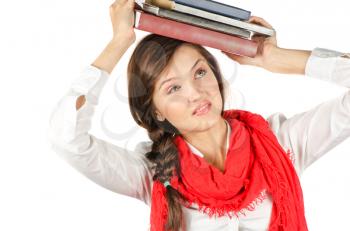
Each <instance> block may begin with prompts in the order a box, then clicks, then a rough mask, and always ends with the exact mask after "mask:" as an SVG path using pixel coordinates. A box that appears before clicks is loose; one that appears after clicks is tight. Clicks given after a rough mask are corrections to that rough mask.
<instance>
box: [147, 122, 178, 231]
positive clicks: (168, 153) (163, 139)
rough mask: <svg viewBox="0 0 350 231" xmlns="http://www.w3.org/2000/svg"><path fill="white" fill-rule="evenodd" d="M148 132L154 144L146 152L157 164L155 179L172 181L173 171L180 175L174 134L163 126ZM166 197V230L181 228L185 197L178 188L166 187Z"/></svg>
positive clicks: (175, 230) (149, 158) (155, 166)
mask: <svg viewBox="0 0 350 231" xmlns="http://www.w3.org/2000/svg"><path fill="white" fill-rule="evenodd" d="M165 123H167V122H165ZM148 134H149V137H150V138H151V140H152V141H153V144H152V151H150V152H148V153H146V157H147V158H148V160H150V161H151V162H152V163H154V164H155V165H154V167H153V169H155V174H154V176H153V180H159V181H160V182H162V183H164V182H166V181H170V179H171V177H172V175H173V171H175V172H176V174H177V175H178V176H180V162H179V156H178V151H177V148H176V146H175V144H174V143H173V141H172V139H173V135H172V134H171V133H168V132H164V130H163V129H161V128H158V129H157V130H155V131H152V132H149V133H148ZM166 199H167V202H168V205H169V211H168V221H167V224H166V230H174V231H177V230H180V227H181V225H182V224H183V219H182V208H181V201H183V200H184V198H183V197H182V195H181V194H180V193H179V192H178V191H177V190H176V189H174V188H172V187H166Z"/></svg>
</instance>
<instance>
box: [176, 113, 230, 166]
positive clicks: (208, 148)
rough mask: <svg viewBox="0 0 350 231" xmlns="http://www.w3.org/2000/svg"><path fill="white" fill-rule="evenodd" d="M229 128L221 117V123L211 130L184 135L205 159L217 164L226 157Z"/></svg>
mask: <svg viewBox="0 0 350 231" xmlns="http://www.w3.org/2000/svg"><path fill="white" fill-rule="evenodd" d="M227 132H228V128H227V125H226V121H225V119H224V118H222V117H221V119H220V121H219V122H218V123H216V124H215V125H214V126H213V127H211V128H210V129H208V130H206V131H203V132H196V133H190V134H186V135H184V136H183V137H184V139H185V140H186V141H187V142H189V143H190V144H191V145H193V146H194V147H196V148H197V149H198V150H199V151H200V152H201V153H203V155H204V158H205V159H207V160H211V161H210V162H216V161H219V160H223V159H224V157H225V156H226V152H227V150H226V145H227V144H226V138H227Z"/></svg>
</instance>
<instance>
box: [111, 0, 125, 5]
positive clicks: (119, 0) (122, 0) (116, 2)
mask: <svg viewBox="0 0 350 231" xmlns="http://www.w3.org/2000/svg"><path fill="white" fill-rule="evenodd" d="M127 1H128V0H115V1H114V2H113V3H112V4H111V7H115V6H117V5H123V4H124V3H126V2H127Z"/></svg>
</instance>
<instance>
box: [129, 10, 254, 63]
mask: <svg viewBox="0 0 350 231" xmlns="http://www.w3.org/2000/svg"><path fill="white" fill-rule="evenodd" d="M134 27H135V28H136V29H139V30H142V31H146V32H150V33H154V34H158V35H162V36H166V37H171V38H175V39H179V40H182V41H186V42H190V43H195V44H199V45H203V46H207V47H211V48H215V49H219V50H222V51H225V52H228V53H232V54H237V55H241V56H248V57H254V56H255V55H256V53H257V49H258V44H257V43H256V42H254V41H250V40H246V39H242V38H238V37H235V36H232V35H228V34H224V33H220V32H217V31H212V30H208V29H204V28H200V27H196V26H192V25H189V24H186V23H181V22H176V21H173V20H169V19H165V18H161V17H157V16H153V15H151V14H147V13H144V12H142V11H135V25H134Z"/></svg>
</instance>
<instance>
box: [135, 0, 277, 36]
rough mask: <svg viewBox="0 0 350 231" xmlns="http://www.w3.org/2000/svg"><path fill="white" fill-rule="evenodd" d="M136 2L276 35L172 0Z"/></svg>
mask: <svg viewBox="0 0 350 231" xmlns="http://www.w3.org/2000/svg"><path fill="white" fill-rule="evenodd" d="M136 1H139V2H145V3H148V4H151V5H154V6H158V7H160V8H163V9H167V10H174V11H177V12H181V13H185V14H190V15H194V16H197V17H201V18H205V19H209V20H212V21H216V22H219V23H223V24H227V25H230V26H234V27H238V28H241V29H245V30H249V31H251V32H254V34H259V35H264V36H273V35H274V34H275V31H274V30H273V29H270V28H266V27H263V26H260V25H256V24H254V23H249V22H245V21H241V20H237V19H233V18H229V17H226V16H222V15H219V14H214V13H211V12H207V11H204V10H200V9H197V8H193V7H189V6H185V5H181V4H177V3H175V2H174V1H170V0H136Z"/></svg>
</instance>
